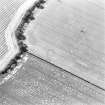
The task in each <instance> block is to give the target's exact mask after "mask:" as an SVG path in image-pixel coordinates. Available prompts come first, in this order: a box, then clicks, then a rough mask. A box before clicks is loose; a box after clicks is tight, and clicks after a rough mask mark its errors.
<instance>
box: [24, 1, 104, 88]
mask: <svg viewBox="0 0 105 105" xmlns="http://www.w3.org/2000/svg"><path fill="white" fill-rule="evenodd" d="M104 4H105V2H104V0H103V1H99V0H50V1H49V2H48V3H47V5H46V6H45V9H44V10H41V11H40V12H39V14H38V15H37V16H36V20H35V21H34V22H32V23H31V24H30V25H29V27H28V28H27V30H26V33H25V35H26V36H27V38H28V40H27V43H28V46H29V50H30V52H31V53H33V54H34V55H37V56H39V57H41V58H43V59H45V60H47V61H49V62H51V63H53V64H55V65H57V66H59V67H61V68H63V69H65V70H67V71H69V72H72V73H74V74H75V75H78V76H80V77H82V78H83V79H85V80H87V81H89V82H92V83H93V84H96V85H98V86H100V87H102V88H104V89H105V14H104V13H105V8H104Z"/></svg>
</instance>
